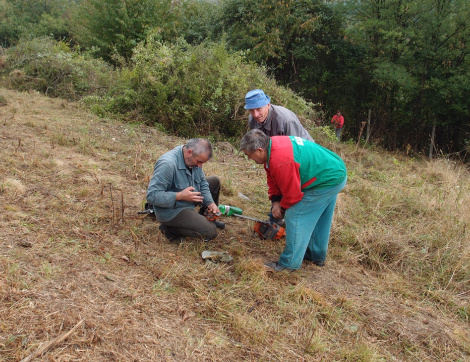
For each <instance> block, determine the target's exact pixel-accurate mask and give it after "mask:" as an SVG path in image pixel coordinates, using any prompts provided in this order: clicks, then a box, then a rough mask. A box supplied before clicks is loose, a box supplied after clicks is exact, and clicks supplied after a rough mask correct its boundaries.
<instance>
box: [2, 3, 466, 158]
mask: <svg viewBox="0 0 470 362" xmlns="http://www.w3.org/2000/svg"><path fill="white" fill-rule="evenodd" d="M469 6H470V5H469V3H468V1H466V0H410V1H404V0H344V1H328V0H323V1H321V0H295V1H294V0H277V1H274V0H219V1H216V0H180V1H177V0H106V1H105V0H41V1H39V0H21V1H19V0H0V44H1V46H2V47H3V48H8V49H12V48H14V47H17V46H19V45H20V44H21V43H22V42H25V41H32V40H33V39H36V38H40V37H43V36H48V37H51V38H53V39H55V40H56V41H58V42H62V43H65V44H67V46H68V47H70V48H71V49H74V50H75V51H79V52H80V53H81V54H82V55H83V54H86V55H87V56H88V57H91V58H94V59H101V60H103V61H104V62H106V63H107V64H109V65H110V66H112V67H114V69H120V70H121V73H120V74H121V75H123V71H122V70H124V69H126V71H125V73H126V77H125V79H126V80H127V81H128V82H124V83H125V84H126V86H128V88H126V89H122V88H121V89H120V92H121V95H119V92H118V90H117V89H116V88H115V89H114V98H113V99H114V100H116V98H119V97H121V98H122V93H126V92H127V93H129V92H136V93H139V92H141V90H139V87H140V88H141V87H143V86H145V84H143V83H142V82H144V83H146V82H147V83H148V82H151V79H154V78H151V77H147V78H146V79H145V80H144V78H142V77H141V78H140V79H139V77H138V76H137V75H136V74H137V73H138V71H139V69H140V70H142V69H147V68H148V66H149V64H153V66H154V67H156V66H157V65H158V66H162V64H160V63H158V61H157V60H152V61H151V60H150V58H151V57H152V54H155V56H157V55H158V57H163V58H164V57H165V55H164V53H165V51H167V52H171V53H172V54H173V56H177V57H179V58H181V57H184V54H188V52H186V53H185V49H186V50H188V49H191V53H192V52H193V51H194V52H195V53H192V54H193V58H194V57H196V58H197V57H201V58H197V59H204V55H203V54H202V53H204V52H210V53H211V56H210V57H207V59H211V60H210V61H209V60H208V61H207V64H199V65H198V66H196V65H195V64H193V68H191V66H190V65H189V64H190V60H187V61H188V62H189V63H186V65H185V67H186V68H185V71H184V72H183V73H182V74H186V73H185V72H188V74H190V73H191V71H194V72H198V75H197V76H198V77H202V76H204V77H207V78H209V79H210V82H213V88H211V92H212V93H211V94H212V97H214V94H213V92H214V89H218V91H220V92H221V96H220V97H219V98H217V102H218V101H222V100H223V99H225V101H226V102H228V105H227V106H226V107H225V108H227V107H228V108H230V109H223V110H222V106H221V105H219V104H217V105H215V104H216V103H217V102H215V101H213V102H212V104H211V102H210V100H208V99H207V97H209V96H210V94H206V93H207V92H206V93H205V92H204V91H201V87H200V86H199V87H197V86H196V85H195V84H191V81H190V79H191V76H189V78H188V79H186V78H185V76H186V75H185V76H184V77H183V76H182V77H181V79H185V80H186V81H187V82H189V84H188V83H185V84H183V83H182V84H181V90H180V91H179V92H176V93H177V94H176V95H175V94H173V96H172V97H170V96H169V94H167V95H166V96H165V98H164V99H162V102H166V107H167V108H171V107H173V106H174V107H173V112H175V110H177V112H176V113H178V117H179V118H181V117H183V118H184V117H185V115H188V117H190V116H189V115H191V117H192V114H193V113H191V109H190V108H194V107H191V105H190V103H187V104H186V103H185V104H184V105H183V104H179V102H181V99H179V98H178V97H185V99H188V97H189V98H191V97H193V98H194V102H197V99H198V97H200V98H204V97H206V101H205V102H204V105H203V107H201V108H200V109H198V111H197V112H199V114H200V117H206V118H208V119H211V118H214V119H215V118H217V117H219V115H218V114H216V113H219V114H220V113H222V114H223V117H228V118H230V117H232V118H233V117H237V116H239V114H237V112H238V109H237V102H238V101H242V99H241V100H240V96H239V97H235V98H237V99H236V101H231V102H230V101H229V100H228V99H226V97H224V96H222V94H223V93H224V91H225V90H227V94H230V95H234V94H235V92H241V93H242V94H241V98H242V97H243V93H244V92H245V91H246V90H248V89H247V88H249V87H250V86H254V85H255V84H254V83H250V82H249V80H248V79H247V78H245V77H244V75H243V73H240V74H239V77H240V79H241V78H243V79H244V80H243V82H241V83H243V87H244V88H243V87H240V88H239V87H236V86H235V87H234V86H231V85H230V84H231V83H230V82H226V81H225V79H226V78H227V77H229V74H227V72H224V71H222V70H221V69H220V68H221V67H220V66H219V69H217V67H218V65H217V56H215V53H218V54H219V58H220V57H222V58H223V59H226V57H230V56H231V57H233V58H234V59H236V61H235V62H236V63H237V67H241V68H237V69H239V70H240V71H241V69H242V65H241V64H242V63H244V64H246V65H244V66H243V67H246V66H248V68H245V71H246V72H247V73H250V72H251V70H250V71H248V70H247V69H252V68H250V65H251V66H256V67H258V68H259V69H262V71H263V72H264V73H265V74H266V77H271V78H272V79H274V80H275V81H276V82H277V84H279V85H281V86H283V87H286V88H289V89H291V90H293V91H294V92H295V93H296V94H297V95H298V96H300V97H301V98H302V99H304V100H305V102H307V103H308V104H309V107H307V108H309V109H313V110H314V111H315V112H314V113H311V114H307V115H304V116H305V117H304V118H305V119H306V118H309V117H310V118H312V117H313V118H316V119H314V120H313V121H316V122H317V123H318V124H323V125H326V124H328V122H329V119H330V118H331V116H332V115H333V114H334V113H335V112H336V110H337V109H341V111H342V113H343V114H344V115H345V119H346V122H345V136H346V138H349V139H352V140H354V142H358V141H361V140H359V139H358V138H359V137H360V136H359V135H360V134H362V138H365V133H361V130H362V127H363V126H364V122H367V121H369V122H370V129H369V133H368V134H367V138H368V141H370V142H373V143H376V144H379V145H381V146H383V147H385V148H387V149H391V150H395V149H402V150H407V151H408V152H411V151H414V152H420V153H426V154H427V153H428V152H430V151H433V152H436V151H437V152H441V153H442V154H444V155H454V156H459V157H460V158H467V157H468V155H469V151H470V121H469V113H470V109H469V105H470V102H469V96H470V80H469V76H468V75H469V65H470V58H469V54H468V52H469V47H468V41H469V39H470V28H469V25H468V21H467V19H468V18H469V15H470V14H469ZM157 43H158V44H160V45H159V46H158V50H156V48H155V46H156V45H155V44H157ZM150 44H153V45H150ZM208 44H210V45H208ZM149 46H150V47H153V48H154V50H155V52H154V53H151V51H150V48H149ZM165 49H166V50H165ZM195 49H198V50H197V51H196V50H195ZM162 52H163V53H162ZM214 52H215V53H214ZM222 53H224V55H223V56H222V55H221V54H222ZM143 54H145V56H144V55H143ZM144 58H145V59H146V62H147V63H146V65H145V66H144V65H143V63H142V61H143V59H144ZM173 59H175V58H173ZM219 60H220V59H219ZM177 62H179V63H178V64H180V66H182V60H181V59H180V60H178V61H177ZM224 62H225V60H223V61H222V63H223V64H226V66H227V67H233V66H234V65H233V64H232V65H230V66H229V65H228V60H227V63H224ZM139 64H140V65H139ZM165 66H167V65H165ZM130 67H131V68H130ZM134 67H136V68H134ZM146 67H147V68H146ZM204 67H211V69H209V68H207V69H205V68H204ZM131 69H132V70H131ZM212 70H213V72H212ZM166 71H167V70H166ZM179 72H180V73H181V69H180V70H179ZM177 73H178V72H176V73H175V74H174V75H173V77H169V78H171V82H173V83H171V84H173V85H175V84H176V82H177V79H178V74H177ZM212 73H214V74H216V75H218V76H219V77H222V78H223V79H224V81H220V84H219V85H216V84H215V83H216V82H217V80H216V79H211V78H212ZM141 74H142V73H141ZM31 75H34V74H31ZM36 75H37V74H36ZM147 76H148V74H147ZM162 77H163V76H162ZM224 77H225V78H224ZM163 78H164V77H163ZM163 78H161V82H162V83H161V85H159V86H158V87H157V88H158V89H153V90H151V91H148V92H147V94H146V95H145V97H151V96H155V97H157V98H158V96H159V94H166V93H165V89H166V90H168V83H165V82H166V81H169V80H166V81H163ZM167 78H168V77H167ZM255 78H256V79H257V80H258V81H259V82H260V83H261V84H260V87H261V86H262V85H263V83H264V84H266V82H268V81H267V80H266V79H267V78H266V79H265V78H263V79H264V80H261V78H259V77H255ZM232 82H236V80H235V79H233V80H232ZM153 86H154V87H156V86H155V84H153ZM175 87H176V85H175ZM185 87H186V88H191V89H190V90H188V89H186V88H185ZM272 91H273V92H274V93H275V95H276V92H277V91H276V88H275V87H273V88H272ZM173 93H175V92H173ZM142 97H144V96H143V95H142ZM128 98H129V99H132V97H128ZM274 99H275V100H276V96H275V97H274ZM277 99H278V100H279V101H280V102H287V100H286V99H285V98H282V97H278V98H277ZM292 99H293V98H292ZM121 100H122V99H121ZM168 102H170V104H169V103H168ZM214 102H215V103H214ZM296 102H298V100H297V101H296ZM177 104H178V106H176V105H177ZM194 104H196V103H194ZM120 107H121V108H123V109H126V110H127V111H128V112H130V111H131V109H134V111H135V110H136V109H140V110H141V111H143V112H144V114H147V115H148V116H149V117H152V116H151V114H152V113H153V114H154V116H153V117H154V122H155V123H160V124H164V125H166V128H169V129H171V128H172V126H171V125H172V119H171V116H168V114H170V115H171V114H172V113H171V112H168V113H165V114H162V111H161V110H160V109H152V107H150V108H149V107H147V106H146V105H144V104H143V103H142V102H141V104H140V105H139V104H135V102H129V101H128V100H126V101H123V104H120ZM211 107H212V108H211ZM307 108H305V106H304V105H303V106H302V110H303V111H305V110H306V109H307ZM306 112H307V113H308V112H309V111H306ZM186 122H189V123H190V122H191V120H189V119H188V120H186ZM221 124H222V123H221ZM207 131H209V129H208V128H206V129H201V132H207ZM217 131H218V132H220V133H221V134H225V133H227V134H228V135H231V134H233V130H230V129H224V127H219V128H218V129H217Z"/></svg>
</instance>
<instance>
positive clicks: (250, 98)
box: [245, 89, 271, 109]
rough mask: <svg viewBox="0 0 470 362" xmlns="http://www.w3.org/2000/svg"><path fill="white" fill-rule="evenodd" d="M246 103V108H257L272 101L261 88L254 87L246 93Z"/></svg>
mask: <svg viewBox="0 0 470 362" xmlns="http://www.w3.org/2000/svg"><path fill="white" fill-rule="evenodd" d="M245 103H246V104H245V109H255V108H261V107H264V106H265V105H267V104H269V103H271V99H270V98H269V97H268V96H267V95H266V94H264V92H263V91H262V90H261V89H253V90H251V91H249V92H248V93H247V94H246V96H245Z"/></svg>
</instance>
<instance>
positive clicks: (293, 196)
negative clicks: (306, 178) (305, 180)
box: [266, 160, 304, 209]
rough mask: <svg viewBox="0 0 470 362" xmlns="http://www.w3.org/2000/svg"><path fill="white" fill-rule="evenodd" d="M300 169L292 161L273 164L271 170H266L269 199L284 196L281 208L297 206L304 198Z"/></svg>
mask: <svg viewBox="0 0 470 362" xmlns="http://www.w3.org/2000/svg"><path fill="white" fill-rule="evenodd" d="M299 167H300V165H299V164H298V163H295V162H294V161H293V160H292V161H288V162H282V163H275V164H273V163H272V162H271V164H270V166H269V168H266V175H267V178H268V194H269V199H272V197H273V196H277V195H282V199H281V207H282V208H284V209H288V208H289V207H291V206H292V205H295V204H296V203H297V202H299V201H300V200H302V197H303V196H304V193H303V192H302V191H301V189H300V187H301V185H300V173H299Z"/></svg>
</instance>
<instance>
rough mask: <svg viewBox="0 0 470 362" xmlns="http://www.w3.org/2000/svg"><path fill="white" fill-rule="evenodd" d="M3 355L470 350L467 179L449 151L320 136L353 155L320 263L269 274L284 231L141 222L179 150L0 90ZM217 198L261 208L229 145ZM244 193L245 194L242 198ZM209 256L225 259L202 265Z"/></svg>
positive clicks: (161, 139) (240, 224)
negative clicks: (150, 193) (150, 189)
mask: <svg viewBox="0 0 470 362" xmlns="http://www.w3.org/2000/svg"><path fill="white" fill-rule="evenodd" d="M0 94H2V95H3V96H4V98H5V100H6V105H4V106H2V107H0V147H1V149H0V155H1V163H0V204H1V209H2V210H1V213H0V261H1V262H0V315H1V320H0V332H1V333H0V357H1V358H2V359H3V360H5V361H15V360H21V359H26V360H30V359H32V358H35V357H38V358H42V359H43V360H84V361H112V360H120V361H128V360H129V361H130V360H139V361H160V360H176V361H183V360H184V361H187V360H194V361H200V360H208V361H221V360H225V361H229V360H230V361H233V360H275V361H302V360H309V361H316V360H324V361H330V360H350V361H377V360H410V361H426V360H427V361H438V360H439V361H459V360H460V361H464V360H468V359H469V358H470V332H469V330H470V328H469V318H470V305H469V302H470V290H469V287H470V281H469V279H470V278H469V276H470V246H469V243H468V240H470V238H469V228H468V226H469V219H470V210H469V208H470V206H469V205H470V200H469V196H468V195H469V189H470V181H469V174H468V171H467V170H466V169H465V168H464V167H463V166H461V165H458V164H454V163H452V162H450V161H446V160H436V161H433V162H424V161H419V160H415V159H411V158H408V157H404V156H400V155H391V154H385V153H381V152H378V151H372V150H367V149H366V150H364V149H356V148H355V146H351V145H346V144H340V145H338V144H331V145H330V144H329V145H326V146H327V147H329V148H332V149H333V150H334V151H335V152H337V153H338V154H340V155H341V156H342V157H343V158H344V159H345V162H346V164H347V166H348V177H349V182H348V185H347V187H346V189H345V190H344V191H343V192H342V193H341V195H340V197H339V201H338V205H337V212H336V215H335V220H334V226H333V230H332V238H331V246H330V252H329V257H328V261H327V264H326V266H325V267H323V268H319V267H316V266H312V265H303V266H302V268H301V269H300V270H299V271H296V272H294V273H286V272H281V273H274V274H273V273H270V272H267V271H266V269H265V268H264V267H263V262H264V261H272V260H275V259H276V258H277V256H278V255H279V254H280V252H281V251H282V249H283V241H282V240H280V241H263V240H260V239H258V238H257V237H255V236H254V235H253V233H252V226H253V225H252V224H251V223H250V222H246V221H243V220H239V219H231V218H225V219H224V221H225V222H226V224H227V226H226V229H225V230H223V231H222V232H221V233H220V234H219V236H218V237H217V238H216V239H215V240H214V241H211V242H209V243H204V242H202V241H201V240H185V241H184V242H183V243H180V244H176V243H171V242H169V241H167V240H166V239H165V238H163V237H162V235H161V234H160V233H159V231H158V225H159V224H158V222H156V221H154V220H152V219H151V218H150V217H146V216H141V215H137V213H136V212H137V211H139V210H141V209H142V206H143V203H144V202H145V192H146V187H147V184H148V181H149V177H150V176H151V174H152V170H153V165H154V163H155V161H156V159H157V158H158V157H159V156H160V155H161V154H162V153H164V152H166V151H167V150H169V149H171V148H173V147H174V146H176V145H179V144H182V143H184V140H182V139H178V138H176V137H172V136H168V135H165V134H162V133H160V132H158V131H157V130H155V129H152V128H149V127H145V126H142V125H132V124H122V123H119V122H117V121H113V120H102V119H97V118H96V117H95V116H93V115H91V114H88V113H87V112H86V111H85V110H84V109H82V108H80V106H79V105H77V104H74V103H69V102H66V101H63V100H59V99H49V98H46V97H43V96H41V95H39V94H36V93H17V92H13V91H8V90H5V89H1V90H0ZM204 169H205V172H206V174H208V175H213V174H216V175H218V176H220V178H221V180H222V183H223V189H222V196H221V203H225V204H231V205H236V206H239V207H241V208H242V209H243V210H244V213H245V214H246V215H248V216H253V217H259V218H265V217H266V213H267V212H268V210H269V203H268V201H267V196H266V185H265V175H264V170H263V169H262V168H261V167H260V166H256V165H254V164H253V163H252V162H250V161H248V160H247V159H246V158H245V157H244V156H243V155H241V154H240V153H239V152H237V150H235V151H234V150H232V149H231V147H230V146H228V145H227V144H225V143H221V144H217V145H216V149H215V154H214V158H213V159H212V160H211V161H210V162H209V163H208V164H207V165H205V166H204ZM239 193H241V194H243V195H245V196H247V197H248V198H249V200H247V199H246V198H241V197H240V196H239ZM204 250H219V251H228V252H229V253H230V254H231V255H232V256H233V258H234V260H233V261H232V262H230V263H220V264H211V263H204V262H203V260H202V258H201V253H202V251H204Z"/></svg>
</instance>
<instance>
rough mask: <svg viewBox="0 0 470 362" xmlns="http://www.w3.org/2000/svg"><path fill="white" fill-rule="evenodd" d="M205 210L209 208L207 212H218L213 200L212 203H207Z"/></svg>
mask: <svg viewBox="0 0 470 362" xmlns="http://www.w3.org/2000/svg"><path fill="white" fill-rule="evenodd" d="M207 210H209V212H212V213H213V214H218V213H220V210H219V208H218V207H217V205H216V204H215V202H213V203H212V204H209V205H207Z"/></svg>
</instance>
